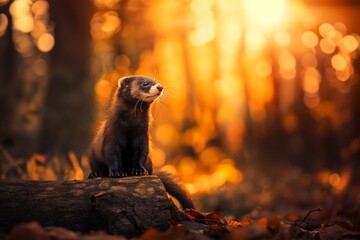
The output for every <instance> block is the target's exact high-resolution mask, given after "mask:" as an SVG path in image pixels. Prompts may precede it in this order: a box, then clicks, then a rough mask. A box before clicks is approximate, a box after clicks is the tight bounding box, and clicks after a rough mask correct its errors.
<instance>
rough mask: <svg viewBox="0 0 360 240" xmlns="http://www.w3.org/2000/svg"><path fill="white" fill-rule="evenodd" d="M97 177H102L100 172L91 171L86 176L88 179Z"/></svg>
mask: <svg viewBox="0 0 360 240" xmlns="http://www.w3.org/2000/svg"><path fill="white" fill-rule="evenodd" d="M97 177H104V176H103V174H102V173H101V172H91V173H90V174H89V176H88V179H92V178H97Z"/></svg>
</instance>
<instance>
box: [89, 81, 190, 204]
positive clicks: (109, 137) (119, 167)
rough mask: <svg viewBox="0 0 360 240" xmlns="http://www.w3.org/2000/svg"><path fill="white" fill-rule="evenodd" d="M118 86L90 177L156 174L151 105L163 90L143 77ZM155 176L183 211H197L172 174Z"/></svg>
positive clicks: (97, 140) (91, 155) (95, 143)
mask: <svg viewBox="0 0 360 240" xmlns="http://www.w3.org/2000/svg"><path fill="white" fill-rule="evenodd" d="M118 85H119V87H118V88H117V90H116V92H115V94H114V97H113V101H112V103H111V106H110V112H109V114H108V117H107V119H106V121H105V122H103V124H102V125H101V126H100V128H99V130H98V132H97V134H96V136H95V138H94V140H93V142H92V144H91V145H90V148H89V159H90V167H91V173H90V175H89V178H95V177H115V178H116V177H126V176H129V175H137V176H139V175H147V174H150V175H151V174H153V169H152V162H151V159H150V158H149V156H148V155H149V123H150V106H151V104H152V102H153V101H154V100H155V99H157V98H158V97H159V96H160V95H161V94H162V90H163V87H162V86H161V85H160V84H159V83H157V82H156V81H154V80H153V79H151V78H148V77H144V76H129V77H125V78H121V79H120V80H119V83H118ZM156 175H157V176H158V177H159V178H160V179H161V181H162V182H163V184H164V185H165V188H166V190H167V192H168V193H169V194H171V195H173V196H174V197H175V198H176V199H177V200H178V201H179V202H180V204H181V205H182V207H183V208H194V206H193V203H192V201H191V199H190V198H189V197H188V194H187V192H186V190H185V189H184V188H183V187H182V185H181V184H180V183H179V182H178V181H176V180H175V179H174V178H173V177H172V176H171V174H169V173H166V172H158V173H156Z"/></svg>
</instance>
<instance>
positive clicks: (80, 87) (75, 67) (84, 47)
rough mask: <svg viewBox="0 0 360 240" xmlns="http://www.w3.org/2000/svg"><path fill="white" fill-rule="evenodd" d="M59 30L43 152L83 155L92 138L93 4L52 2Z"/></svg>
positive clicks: (44, 120)
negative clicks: (91, 29) (91, 69)
mask: <svg viewBox="0 0 360 240" xmlns="http://www.w3.org/2000/svg"><path fill="white" fill-rule="evenodd" d="M49 5H50V17H51V18H52V20H53V22H54V27H55V47H54V49H53V50H52V51H51V53H50V54H51V55H50V72H51V76H50V82H49V85H48V89H47V94H46V99H45V110H44V114H43V118H42V130H41V132H40V146H39V151H40V152H43V153H59V152H60V153H64V154H67V152H69V151H73V152H75V153H76V154H77V155H81V154H83V153H84V152H86V148H87V145H88V141H89V139H90V138H91V137H90V132H91V126H92V125H91V124H92V119H93V115H92V114H93V111H92V110H93V108H94V106H93V91H94V82H93V79H92V78H91V77H90V76H91V74H90V65H91V64H90V63H91V53H92V51H91V48H92V45H91V44H92V38H91V35H90V20H91V17H92V15H93V13H94V6H93V1H87V0H81V1H80V0H77V1H73V0H62V1H55V0H54V1H49Z"/></svg>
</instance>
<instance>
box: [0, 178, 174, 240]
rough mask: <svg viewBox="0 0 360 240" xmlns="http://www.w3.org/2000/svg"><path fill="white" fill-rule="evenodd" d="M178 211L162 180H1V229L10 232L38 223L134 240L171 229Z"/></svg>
mask: <svg viewBox="0 0 360 240" xmlns="http://www.w3.org/2000/svg"><path fill="white" fill-rule="evenodd" d="M176 211H179V210H178V209H177V208H176V207H175V206H174V204H173V202H172V201H171V200H170V199H169V198H168V196H167V193H166V191H165V188H164V186H163V184H162V183H161V181H160V179H159V178H158V177H156V176H142V177H126V178H119V179H113V178H102V179H91V180H90V179H89V180H83V181H26V182H0V212H1V214H0V230H1V231H6V232H8V231H9V230H10V229H11V228H12V227H13V226H15V225H16V224H19V223H23V222H30V221H37V222H39V223H41V224H42V225H44V226H60V227H64V228H67V229H71V230H74V231H81V232H87V231H90V230H104V231H107V232H109V233H112V234H120V235H125V236H127V237H133V236H137V235H140V234H141V233H143V232H144V231H145V230H146V229H148V228H151V227H152V228H157V229H160V230H165V229H167V228H169V227H170V221H171V220H174V216H176V214H178V212H176ZM174 213H175V214H174ZM177 216H179V215H177ZM175 220H179V219H175Z"/></svg>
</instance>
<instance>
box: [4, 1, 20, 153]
mask: <svg viewBox="0 0 360 240" xmlns="http://www.w3.org/2000/svg"><path fill="white" fill-rule="evenodd" d="M9 6H10V4H4V5H0V13H2V14H5V15H6V18H7V21H8V23H7V25H8V26H11V24H12V20H11V16H10V13H9ZM2 24H3V23H2ZM15 54H16V52H15V49H14V46H13V44H12V28H11V27H7V28H6V32H5V33H4V35H3V36H1V37H0V86H1V88H0V116H1V117H0V144H1V145H4V146H6V147H11V145H12V144H13V143H14V139H13V137H14V136H12V135H13V134H12V133H11V127H9V126H11V123H12V116H13V114H14V108H15V105H16V96H15V95H16V93H17V91H16V89H17V88H18V87H19V86H18V84H19V81H16V79H15V78H14V74H13V73H14V57H15Z"/></svg>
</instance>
